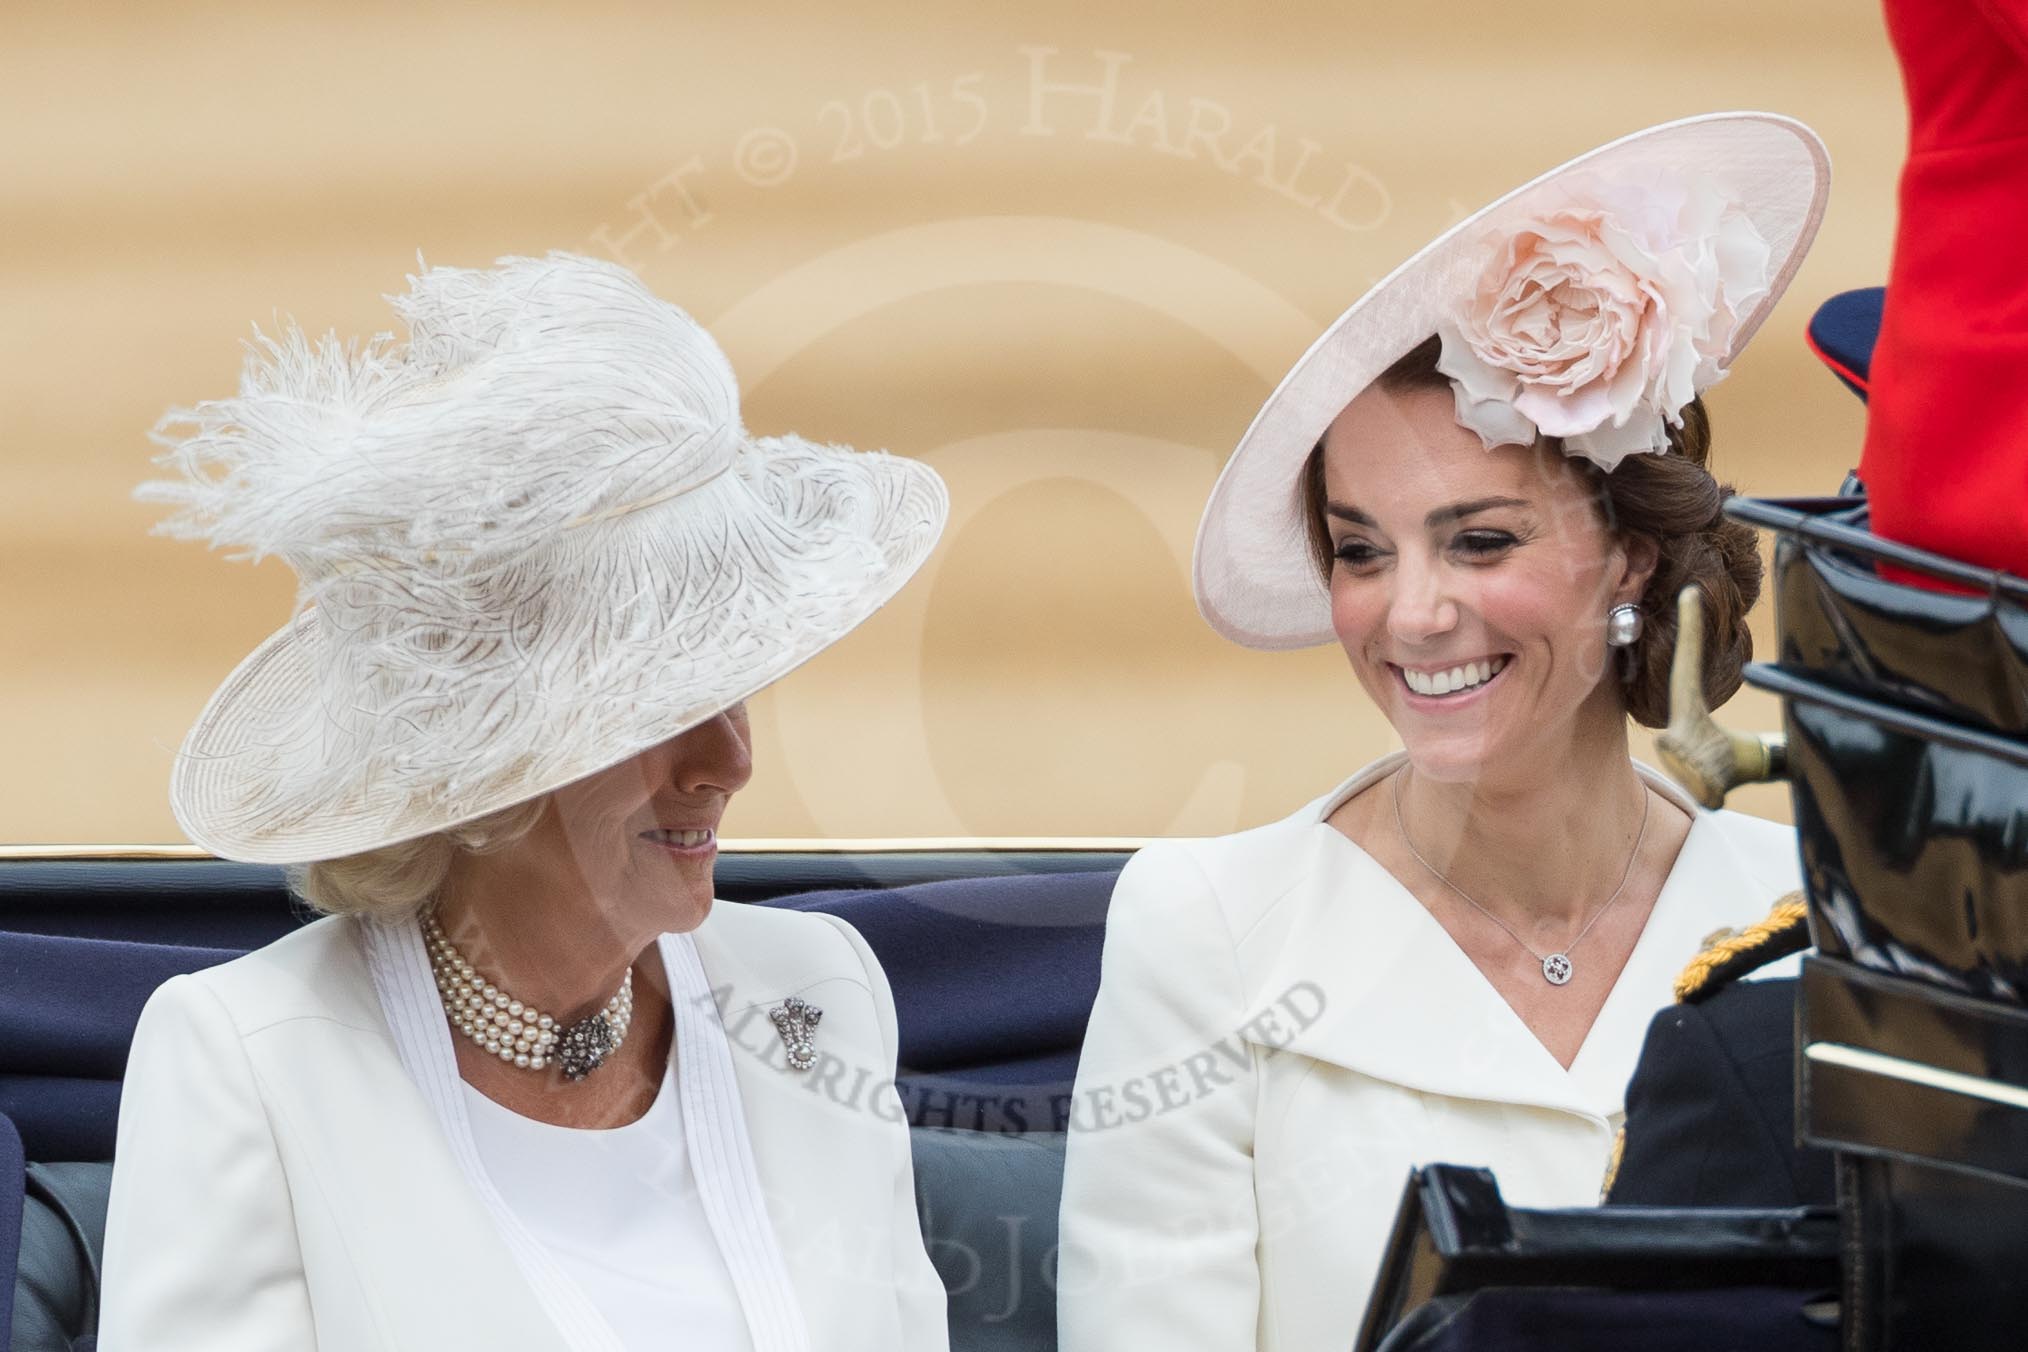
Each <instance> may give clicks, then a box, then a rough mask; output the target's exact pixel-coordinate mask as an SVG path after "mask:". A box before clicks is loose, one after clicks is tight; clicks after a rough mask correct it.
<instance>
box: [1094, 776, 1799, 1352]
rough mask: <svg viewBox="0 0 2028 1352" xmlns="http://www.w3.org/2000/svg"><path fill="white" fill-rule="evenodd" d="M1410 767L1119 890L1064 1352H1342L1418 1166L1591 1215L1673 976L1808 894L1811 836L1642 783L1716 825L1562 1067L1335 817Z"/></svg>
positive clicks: (1174, 848) (1146, 868) (1698, 820)
mask: <svg viewBox="0 0 2028 1352" xmlns="http://www.w3.org/2000/svg"><path fill="white" fill-rule="evenodd" d="M1401 760H1402V757H1401V756H1399V755H1396V756H1392V757H1388V758H1387V759H1385V760H1382V761H1380V762H1378V763H1376V764H1374V765H1372V766H1369V767H1367V769H1365V770H1363V771H1361V772H1360V773H1359V774H1358V775H1357V776H1355V777H1354V778H1352V779H1351V780H1349V781H1347V782H1346V783H1345V784H1343V785H1340V786H1339V787H1338V788H1337V789H1336V790H1335V791H1333V792H1332V793H1330V794H1328V795H1326V796H1325V797H1323V798H1320V799H1318V800H1317V801H1316V802H1314V803H1311V804H1310V805H1309V806H1307V807H1305V808H1303V809H1302V810H1301V811H1300V812H1298V813H1296V814H1295V815H1294V816H1291V817H1288V818H1286V819H1284V820H1282V821H1279V822H1276V823H1274V824H1272V825H1269V826H1265V827H1261V828H1259V829H1257V830H1252V831H1245V832H1241V833H1239V834H1237V835H1231V836H1223V837H1219V838H1216V839H1211V840H1195V841H1174V842H1166V843H1163V844H1159V845H1152V846H1149V847H1148V848H1146V849H1144V850H1142V851H1141V852H1140V853H1139V854H1137V855H1136V856H1135V857H1134V858H1133V860H1132V861H1131V862H1129V864H1128V865H1127V868H1126V870H1125V872H1123V873H1122V874H1121V876H1120V880H1119V884H1118V887H1117V889H1116V890H1115V892H1114V894H1113V903H1112V910H1111V914H1110V917H1109V919H1108V921H1107V926H1106V942H1105V961H1104V968H1103V975H1102V978H1101V985H1100V988H1099V995H1098V1001H1097V1004H1096V1005H1095V1006H1094V1007H1093V1010H1092V1017H1091V1027H1090V1031H1089V1032H1088V1033H1087V1034H1086V1037H1085V1043H1084V1052H1083V1056H1082V1060H1081V1061H1080V1063H1079V1066H1078V1076H1077V1089H1076V1097H1075V1099H1074V1100H1073V1105H1072V1111H1071V1120H1070V1133H1071V1134H1070V1142H1069V1153H1068V1159H1067V1161H1066V1167H1065V1176H1064V1192H1063V1211H1062V1245H1063V1247H1062V1255H1061V1267H1060V1273H1059V1281H1058V1311H1059V1326H1060V1329H1061V1345H1062V1349H1063V1352H1114V1350H1115V1349H1119V1348H1135V1347H1148V1348H1162V1349H1164V1352H1242V1349H1254V1348H1256V1347H1257V1348H1259V1349H1261V1352H1343V1349H1344V1348H1346V1347H1348V1346H1350V1345H1351V1343H1352V1340H1353V1337H1354V1335H1355V1334H1356V1333H1357V1331H1358V1328H1359V1323H1360V1319H1361V1316H1362V1314H1363V1312H1364V1310H1365V1306H1366V1301H1367V1297H1368V1294H1369V1292H1370V1291H1371V1288H1372V1284H1373V1279H1374V1275H1375V1272H1376V1270H1377V1267H1378V1264H1379V1259H1380V1256H1381V1252H1382V1249H1383V1247H1384V1245H1385V1242H1386V1239H1387V1235H1388V1232H1389V1230H1390V1227H1391V1225H1392V1222H1393V1219H1394V1215H1395V1211H1396V1208H1397V1206H1398V1204H1399V1202H1400V1199H1401V1195H1402V1189H1403V1186H1404V1184H1405V1183H1406V1182H1407V1179H1408V1174H1409V1170H1410V1169H1411V1168H1412V1167H1414V1166H1416V1165H1418V1164H1427V1163H1451V1164H1465V1165H1479V1166H1485V1167H1488V1168H1491V1169H1492V1170H1493V1171H1494V1172H1495V1174H1496V1175H1497V1176H1498V1179H1499V1183H1500V1189H1501V1192H1502V1194H1503V1196H1504V1197H1505V1198H1506V1199H1507V1201H1508V1202H1510V1203H1512V1204H1515V1205H1519V1206H1531V1207H1542V1206H1587V1205H1592V1204H1595V1203H1596V1202H1597V1201H1598V1198H1599V1190H1600V1185H1601V1183H1602V1181H1603V1178H1604V1175H1605V1170H1606V1165H1607V1162H1608V1159H1609V1157H1610V1154H1611V1148H1612V1142H1613V1137H1614V1134H1615V1133H1616V1131H1617V1130H1618V1128H1619V1124H1620V1122H1621V1119H1622V1117H1623V1102H1622V1100H1623V1094H1624V1091H1625V1088H1626V1084H1627V1080H1628V1078H1629V1076H1630V1075H1631V1074H1632V1071H1633V1067H1634V1062H1635V1060H1636V1058H1637V1057H1638V1055H1639V1053H1640V1048H1641V1043H1642V1040H1643V1036H1644V1034H1645V1032H1646V1029H1647V1026H1648V1022H1649V1019H1650V1018H1651V1016H1652V1015H1653V1014H1654V1013H1655V1011H1656V1010H1658V1009H1659V1008H1661V1007H1662V1006H1663V1005H1665V1004H1668V1003H1669V1002H1670V1001H1671V999H1672V994H1671V987H1672V984H1673V982H1674V980H1675V977H1676V975H1677V973H1678V972H1679V971H1680V970H1681V969H1682V967H1683V965H1684V964H1685V963H1686V962H1687V961H1688V960H1689V959H1690V958H1691V957H1692V956H1694V955H1695V954H1696V953H1697V951H1698V950H1699V948H1700V947H1702V945H1703V943H1704V941H1705V940H1706V938H1707V937H1708V936H1709V935H1710V934H1711V933H1712V931H1714V930H1716V929H1720V928H1724V927H1735V928H1736V927H1743V926H1745V925H1747V924H1750V923H1752V922H1754V921H1756V920H1759V919H1761V918H1763V917H1764V916H1765V915H1766V913H1767V911H1768V910H1769V908H1770V907H1771V906H1772V905H1773V904H1774V902H1775V901H1776V900H1777V899H1778V898H1779V897H1780V896H1781V895H1782V894H1784V893H1786V892H1789V891H1792V890H1794V889H1795V888H1796V887H1797V886H1798V885H1799V884H1798V862H1797V851H1796V842H1795V833H1794V831H1793V830H1791V829H1790V828H1788V827H1784V826H1779V825H1776V824H1774V823H1771V822H1766V821H1761V820H1759V819H1757V818H1753V817H1747V816H1742V815H1740V814H1738V813H1732V812H1715V813H1710V812H1697V811H1696V809H1695V807H1694V805H1692V804H1690V803H1689V801H1688V800H1687V799H1686V798H1685V797H1684V795H1683V794H1682V792H1681V790H1679V789H1676V788H1675V787H1674V786H1672V785H1670V784H1669V783H1668V782H1667V781H1666V780H1664V779H1662V778H1661V776H1659V775H1657V774H1655V773H1654V772H1653V771H1652V770H1648V769H1646V768H1645V767H1643V768H1642V774H1643V776H1644V777H1645V778H1646V779H1647V781H1648V782H1649V783H1650V784H1651V785H1652V786H1653V787H1655V788H1656V789H1657V790H1659V791H1661V792H1662V793H1664V794H1666V795H1667V796H1669V797H1670V798H1671V799H1672V800H1673V801H1676V802H1679V803H1682V804H1683V805H1684V806H1685V807H1686V809H1688V810H1690V811H1692V812H1693V813H1695V823H1694V825H1693V826H1692V827H1691V830H1690V833H1689V836H1688V838H1687V839H1686V840H1685V841H1684V843H1683V848H1682V851H1681V853H1680V854H1679V855H1678V857H1677V860H1676V863H1675V866H1674V867H1673V869H1672V870H1671V872H1670V874H1669V877H1668V880H1667V882H1666V884H1665V885H1664V887H1663V889H1662V891H1661V894H1660V896H1659V897H1658V898H1657V899H1656V902H1655V905H1654V909H1653V912H1652V913H1651V915H1650V916H1649V919H1648V922H1647V927H1646V929H1645V930H1644V931H1643V932H1642V934H1641V937H1640V939H1639V941H1638V942H1637V943H1636V945H1635V947H1634V950H1633V953H1632V955H1631V956H1630V957H1629V958H1628V960H1627V964H1626V967H1625V969H1624V971H1623V972H1622V974H1621V975H1620V978H1619V980H1618V983H1617V984H1616V985H1615V987H1614V988H1613V990H1612V993H1611V995H1610V996H1609V997H1608V998H1607V1000H1606V1003H1605V1006H1604V1008H1603V1009H1602V1010H1601V1011H1600V1013H1599V1016H1598V1019H1597V1022H1596V1023H1594V1025H1593V1026H1592V1029H1591V1031H1590V1034H1589V1035H1588V1037H1587V1038H1586V1041H1585V1043H1584V1046H1583V1048H1582V1049H1581V1050H1580V1051H1579V1053H1578V1055H1577V1057H1576V1059H1575V1060H1574V1061H1573V1062H1572V1064H1571V1066H1570V1068H1569V1069H1568V1070H1565V1069H1564V1068H1563V1066H1561V1065H1560V1064H1559V1063H1558V1062H1557V1061H1556V1059H1555V1058H1554V1057H1553V1056H1551V1055H1550V1053H1549V1052H1548V1050H1547V1049H1546V1048H1544V1047H1543V1045H1542V1044H1541V1043H1540V1042H1539V1041H1538V1040H1537V1039H1536V1038H1535V1036H1534V1035H1533V1034H1532V1033H1531V1032H1530V1031H1529V1030H1528V1027H1527V1025H1525V1024H1524V1023H1523V1022H1522V1021H1521V1020H1520V1018H1519V1017H1518V1016H1517V1015H1516V1014H1515V1013H1514V1012H1513V1010H1512V1009H1511V1008H1510V1007H1509V1006H1508V1004H1507V1003H1506V1001H1505V1000H1504V999H1502V998H1501V996H1500V994H1499V993H1498V991H1497V990H1495V989H1494V987H1493V986H1492V985H1491V984H1490V983H1489V982H1488V981H1487V980H1486V979H1485V977H1484V976H1483V975H1481V973H1480V972H1479V970H1478V969H1477V968H1476V967H1475V966H1474V965H1473V964H1472V962H1471V960H1470V959H1469V958H1468V957H1466V956H1465V954H1464V952H1463V951H1462V950H1461V949H1460V948H1458V946H1457V945H1456V944H1455V943H1454V942H1453V941H1452V940H1451V938H1450V936H1449V935H1448V934H1447V933H1446V932H1445V930H1444V929H1443V927H1442V926H1441V925H1440V924H1438V923H1437V921H1436V920H1435V918H1434V917H1432V916H1431V915H1430V913H1429V912H1428V910H1427V909H1425V908H1424V907H1423V906H1422V904H1421V903H1420V902H1418V901H1417V900H1416V899H1415V898H1414V897H1413V896H1412V895H1411V894H1410V893H1409V892H1408V891H1407V890H1406V889H1405V888H1403V887H1402V886H1401V885H1400V884H1399V883H1398V882H1397V881H1395V879H1394V878H1393V876H1392V875H1390V874H1389V873H1388V872H1387V871H1386V870H1384V869H1383V868H1381V867H1380V865H1379V864H1378V863H1376V862H1375V861H1374V860H1373V858H1372V857H1371V856H1370V855H1368V854H1366V852H1365V851H1363V850H1361V849H1360V848H1359V847H1358V846H1356V845H1354V844H1353V843H1352V842H1351V841H1350V840H1349V839H1347V838H1346V837H1345V836H1344V835H1342V834H1341V833H1339V832H1338V831H1337V830H1336V829H1335V828H1333V827H1332V826H1330V825H1329V824H1328V823H1327V822H1326V820H1325V818H1326V817H1327V816H1328V815H1329V814H1330V813H1331V812H1332V811H1333V810H1334V809H1335V808H1336V807H1337V806H1338V804H1340V803H1342V802H1344V801H1345V800H1347V799H1348V798H1350V797H1351V796H1352V795H1353V794H1355V793H1357V792H1358V791H1359V790H1360V789H1362V788H1364V787H1365V786H1366V785H1368V784H1370V783H1372V782H1374V781H1376V780H1377V779H1379V778H1380V777H1382V776H1384V775H1386V774H1387V773H1389V772H1390V771H1392V770H1393V769H1394V768H1395V767H1396V766H1397V765H1399V764H1400V762H1401ZM1576 956H1577V957H1578V958H1580V959H1581V958H1582V956H1583V955H1582V953H1581V952H1580V953H1579V954H1578V955H1576Z"/></svg>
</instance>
